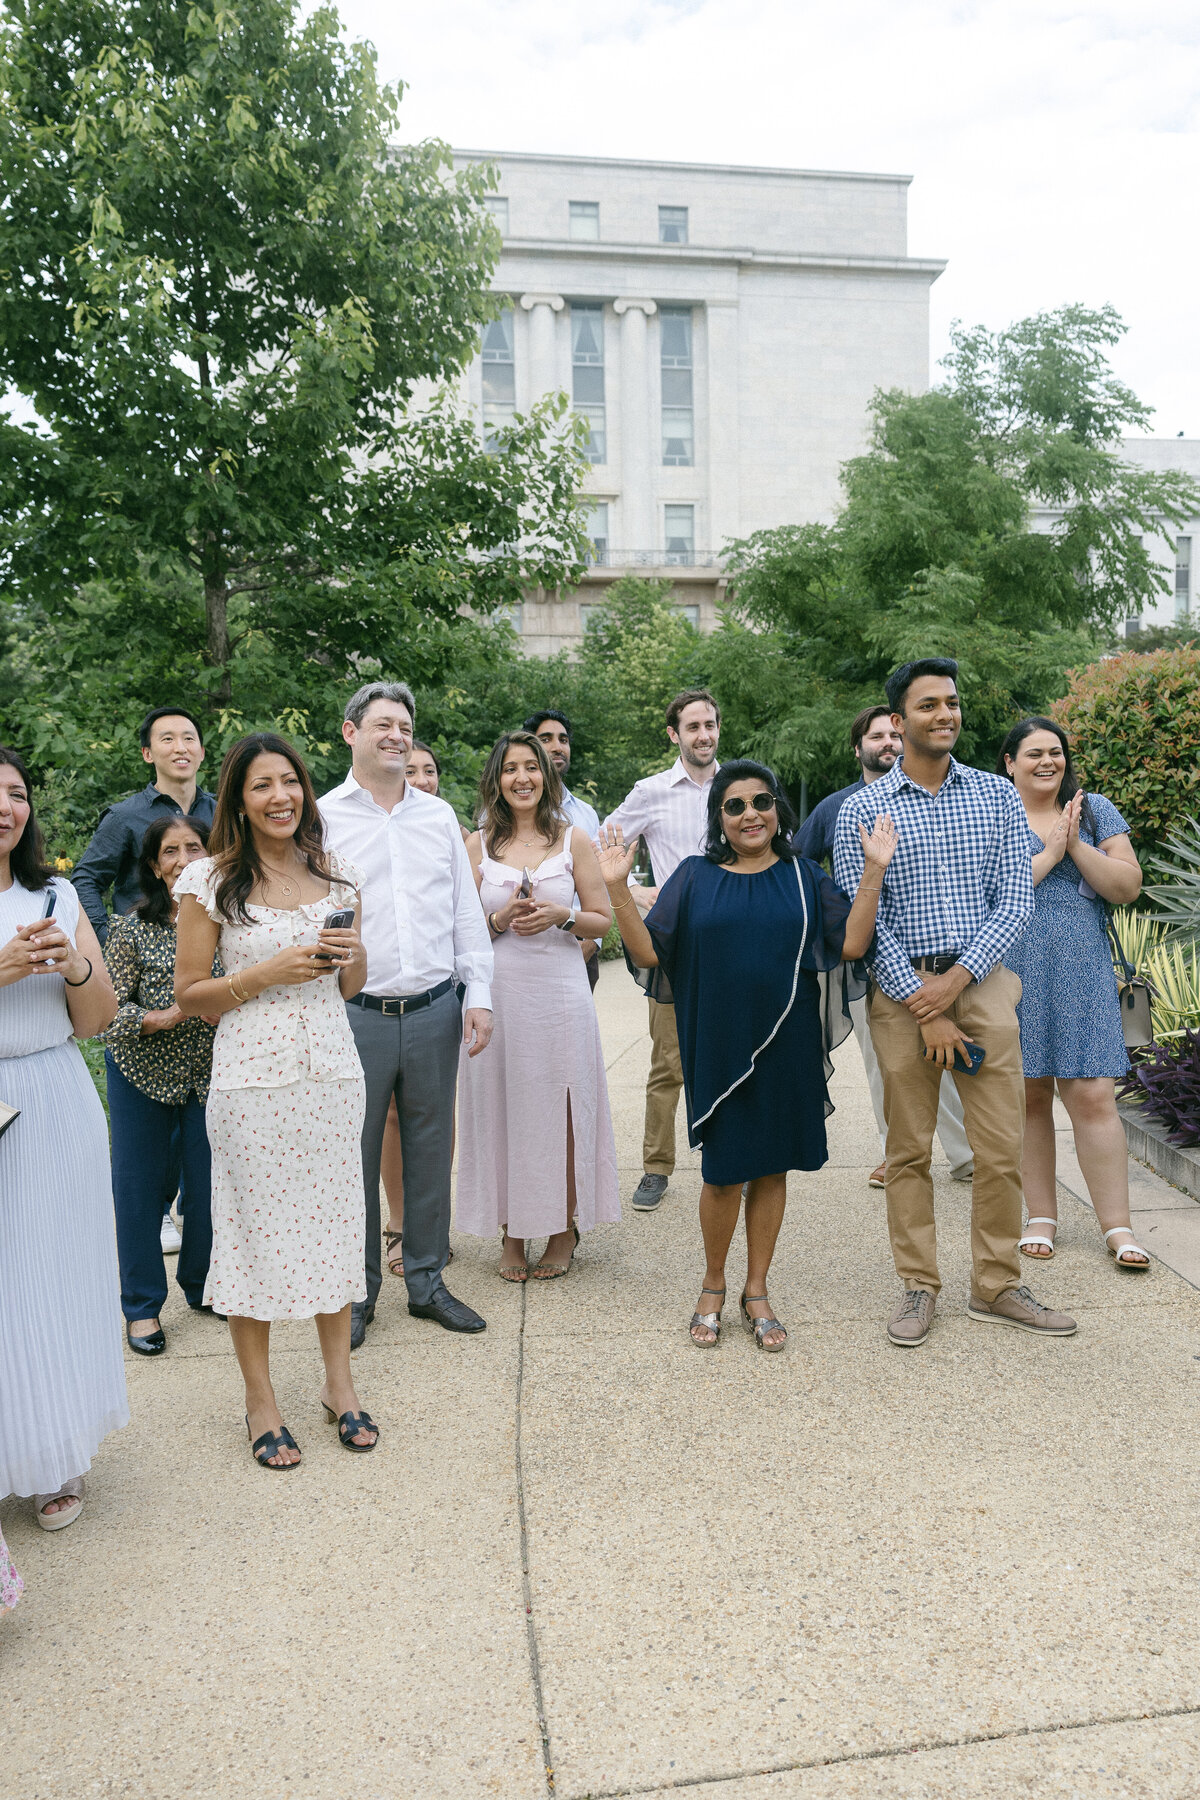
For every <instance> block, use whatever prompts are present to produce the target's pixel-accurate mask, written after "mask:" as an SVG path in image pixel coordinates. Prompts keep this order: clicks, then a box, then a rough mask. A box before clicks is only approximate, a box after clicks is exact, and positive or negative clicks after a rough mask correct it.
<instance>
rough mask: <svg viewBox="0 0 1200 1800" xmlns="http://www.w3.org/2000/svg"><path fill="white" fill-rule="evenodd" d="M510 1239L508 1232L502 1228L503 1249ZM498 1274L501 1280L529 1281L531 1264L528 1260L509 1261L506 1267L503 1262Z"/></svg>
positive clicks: (501, 1241) (501, 1240)
mask: <svg viewBox="0 0 1200 1800" xmlns="http://www.w3.org/2000/svg"><path fill="white" fill-rule="evenodd" d="M508 1241H509V1239H508V1232H507V1231H504V1230H502V1231H501V1233H500V1246H501V1249H503V1247H504V1245H505V1244H506V1243H507V1242H508ZM498 1274H499V1276H500V1279H501V1281H513V1282H521V1281H528V1279H529V1264H528V1263H527V1262H519V1263H509V1264H508V1266H507V1267H506V1266H505V1265H504V1264H503V1263H501V1264H500V1268H499V1270H498Z"/></svg>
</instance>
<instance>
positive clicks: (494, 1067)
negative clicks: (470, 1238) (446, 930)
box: [455, 731, 621, 1281]
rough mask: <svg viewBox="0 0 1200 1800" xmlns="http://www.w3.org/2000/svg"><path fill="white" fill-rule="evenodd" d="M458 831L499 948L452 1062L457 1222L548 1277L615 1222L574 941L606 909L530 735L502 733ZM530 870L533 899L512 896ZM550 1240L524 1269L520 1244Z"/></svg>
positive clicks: (605, 1126) (507, 1266)
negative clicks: (479, 1022)
mask: <svg viewBox="0 0 1200 1800" xmlns="http://www.w3.org/2000/svg"><path fill="white" fill-rule="evenodd" d="M478 816H479V817H480V819H481V820H482V821H483V825H482V827H481V829H480V830H479V831H477V832H475V833H474V835H473V836H472V837H470V838H468V839H467V854H468V855H469V856H470V858H471V866H472V868H473V869H474V871H475V880H476V882H477V884H478V886H479V897H480V901H481V903H482V906H483V910H484V913H485V915H486V917H487V921H488V930H489V932H490V933H491V937H492V946H493V949H494V951H495V956H496V972H495V977H494V979H493V982H492V1006H493V1012H494V1015H495V1030H494V1032H493V1034H492V1041H491V1043H490V1044H489V1045H488V1049H487V1053H486V1055H484V1056H474V1057H467V1056H466V1055H465V1054H464V1055H463V1057H462V1058H461V1060H460V1064H459V1127H458V1130H459V1151H458V1188H457V1197H456V1205H455V1223H456V1224H457V1226H458V1229H459V1230H460V1231H465V1232H470V1233H473V1234H474V1235H475V1236H477V1237H494V1236H495V1235H496V1233H497V1232H502V1233H503V1245H502V1248H501V1253H500V1275H501V1277H502V1279H504V1280H505V1281H524V1280H526V1278H527V1277H528V1276H530V1275H532V1276H533V1278H534V1280H536V1281H550V1280H555V1279H557V1278H558V1277H561V1276H563V1275H565V1274H566V1273H567V1270H568V1269H569V1268H570V1266H571V1259H572V1257H573V1255H574V1251H575V1245H576V1244H577V1243H578V1242H579V1234H580V1232H582V1231H590V1230H591V1228H592V1226H594V1225H601V1224H605V1223H607V1222H609V1221H612V1220H616V1219H619V1218H620V1216H621V1202H620V1197H619V1193H618V1188H617V1153H616V1146H615V1144H614V1141H613V1128H612V1115H611V1113H610V1111H609V1105H608V1084H607V1082H606V1080H605V1075H604V1056H603V1052H602V1049H601V1045H600V1029H599V1026H598V1025H597V1023H596V1009H595V1006H594V1005H593V1003H592V994H591V988H590V986H589V984H588V978H587V965H586V963H585V962H584V960H583V957H582V956H581V955H580V954H579V943H578V940H579V939H580V938H602V937H603V936H604V934H605V932H606V931H607V930H608V927H609V924H610V922H611V919H612V912H611V909H610V907H609V904H608V895H607V892H606V890H605V887H604V883H603V882H602V881H601V879H600V871H599V866H598V864H597V862H596V853H595V851H594V850H593V849H592V846H591V844H590V842H589V841H588V838H587V836H586V835H585V833H583V832H582V831H578V830H576V829H574V828H573V827H572V826H570V825H568V824H567V821H566V819H565V818H564V817H563V814H562V783H561V781H560V780H559V777H558V773H557V771H556V770H555V768H554V766H553V764H552V763H551V762H550V761H549V759H548V758H547V756H546V752H545V750H544V749H543V748H542V746H541V744H540V743H539V742H538V740H537V738H536V737H534V736H533V735H532V734H531V733H530V732H527V731H514V732H512V733H510V734H509V735H508V736H506V737H503V738H501V739H500V741H499V743H498V744H497V745H496V747H495V749H494V750H493V751H492V753H491V756H490V757H489V758H488V762H487V766H486V768H485V769H484V771H483V775H482V777H481V779H480V784H479V815H478ZM525 869H528V870H529V873H530V876H531V885H532V893H531V894H529V895H528V896H526V895H524V894H522V893H521V891H520V889H521V887H522V879H523V872H524V870H525ZM538 1237H545V1238H548V1240H549V1241H548V1243H547V1244H546V1247H545V1250H544V1251H543V1254H542V1257H541V1260H540V1261H539V1262H538V1263H537V1264H536V1265H535V1266H534V1267H533V1268H532V1269H531V1268H530V1266H529V1263H528V1260H527V1257H526V1240H527V1239H528V1238H538Z"/></svg>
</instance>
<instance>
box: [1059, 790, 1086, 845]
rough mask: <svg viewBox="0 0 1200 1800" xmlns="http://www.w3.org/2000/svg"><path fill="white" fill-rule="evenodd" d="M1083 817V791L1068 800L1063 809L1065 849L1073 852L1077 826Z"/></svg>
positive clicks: (1076, 838) (1077, 835)
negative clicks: (1065, 833)
mask: <svg viewBox="0 0 1200 1800" xmlns="http://www.w3.org/2000/svg"><path fill="white" fill-rule="evenodd" d="M1082 817H1083V789H1082V788H1080V790H1079V792H1078V793H1077V794H1076V795H1075V796H1074V798H1073V799H1071V800H1068V801H1067V804H1066V806H1065V807H1064V808H1063V818H1064V819H1065V820H1066V821H1067V849H1068V850H1074V848H1075V846H1076V844H1077V843H1078V842H1079V824H1080V820H1081V819H1082Z"/></svg>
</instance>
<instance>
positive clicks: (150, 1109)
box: [104, 1051, 212, 1319]
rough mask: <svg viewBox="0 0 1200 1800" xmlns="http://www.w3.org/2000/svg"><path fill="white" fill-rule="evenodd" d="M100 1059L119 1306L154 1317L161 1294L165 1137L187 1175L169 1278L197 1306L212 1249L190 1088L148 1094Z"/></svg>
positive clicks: (205, 1164)
mask: <svg viewBox="0 0 1200 1800" xmlns="http://www.w3.org/2000/svg"><path fill="white" fill-rule="evenodd" d="M104 1064H105V1072H106V1074H107V1077H108V1112H109V1119H110V1121H111V1124H112V1176H113V1201H114V1203H115V1205H116V1213H117V1257H118V1260H119V1262H120V1265H121V1310H122V1312H123V1313H124V1314H125V1317H126V1319H156V1318H158V1316H159V1314H160V1312H161V1311H162V1308H163V1305H164V1304H165V1302H166V1298H167V1266H166V1262H165V1259H164V1257H163V1253H162V1244H161V1243H160V1242H159V1234H160V1232H161V1230H162V1219H163V1194H164V1193H165V1192H166V1189H167V1187H168V1185H169V1183H170V1171H171V1168H172V1164H173V1151H172V1139H173V1138H175V1139H176V1140H177V1144H178V1149H177V1151H176V1152H175V1154H177V1155H178V1154H180V1153H181V1161H182V1166H183V1172H184V1176H185V1179H186V1183H187V1210H186V1211H185V1213H184V1215H183V1247H182V1248H181V1250H180V1252H179V1255H178V1258H177V1259H176V1263H175V1279H176V1280H177V1281H178V1283H179V1285H180V1287H181V1288H182V1289H183V1292H184V1298H185V1299H186V1300H187V1303H188V1305H189V1306H199V1305H200V1304H201V1302H202V1301H203V1299H204V1282H205V1278H206V1276H207V1275H208V1259H209V1256H210V1255H211V1253H212V1210H211V1199H212V1158H211V1154H210V1152H209V1148H208V1132H207V1131H206V1129H205V1124H204V1108H203V1107H202V1106H201V1104H200V1102H199V1101H198V1100H197V1098H196V1096H195V1095H194V1094H190V1095H189V1096H188V1098H187V1099H186V1100H185V1101H183V1102H182V1103H181V1104H179V1105H169V1104H167V1103H165V1102H164V1101H162V1100H152V1099H151V1098H150V1096H149V1094H144V1093H143V1092H142V1090H141V1088H137V1087H134V1085H133V1083H132V1082H131V1081H129V1080H127V1079H126V1077H125V1076H124V1075H122V1073H121V1071H120V1069H118V1067H117V1065H116V1063H115V1062H114V1061H113V1059H112V1057H111V1055H110V1054H109V1053H108V1052H107V1051H106V1052H105V1055H104Z"/></svg>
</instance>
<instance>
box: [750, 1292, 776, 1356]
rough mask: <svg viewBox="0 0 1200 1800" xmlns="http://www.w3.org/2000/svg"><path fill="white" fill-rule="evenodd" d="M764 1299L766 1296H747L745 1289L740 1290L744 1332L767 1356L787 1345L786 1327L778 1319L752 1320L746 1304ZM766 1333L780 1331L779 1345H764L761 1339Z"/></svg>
mask: <svg viewBox="0 0 1200 1800" xmlns="http://www.w3.org/2000/svg"><path fill="white" fill-rule="evenodd" d="M766 1297H767V1296H766V1295H765V1294H748V1293H746V1291H745V1289H743V1290H742V1318H743V1320H744V1322H745V1326H746V1330H747V1331H749V1332H750V1333H751V1334H752V1335H753V1338H754V1341H755V1343H756V1344H757V1345H758V1347H759V1349H760V1350H766V1351H767V1352H768V1353H769V1354H774V1353H775V1352H776V1351H779V1350H782V1349H783V1346H784V1344H786V1343H787V1326H786V1325H783V1324H781V1323H780V1321H779V1320H778V1319H770V1318H768V1319H754V1318H751V1316H750V1309H749V1307H748V1306H747V1304H746V1302H747V1301H748V1300H765V1299H766ZM768 1331H782V1333H783V1342H782V1343H779V1344H767V1343H764V1342H763V1339H764V1338H765V1337H766V1335H767V1333H768Z"/></svg>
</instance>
